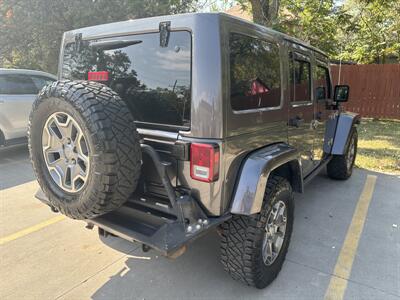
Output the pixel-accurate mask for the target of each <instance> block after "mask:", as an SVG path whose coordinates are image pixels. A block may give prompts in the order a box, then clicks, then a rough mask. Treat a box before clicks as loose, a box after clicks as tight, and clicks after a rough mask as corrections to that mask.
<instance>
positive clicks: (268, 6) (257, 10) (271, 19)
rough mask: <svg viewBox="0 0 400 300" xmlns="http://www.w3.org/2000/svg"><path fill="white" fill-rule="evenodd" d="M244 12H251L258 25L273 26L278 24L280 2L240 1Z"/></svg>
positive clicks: (276, 0)
mask: <svg viewBox="0 0 400 300" xmlns="http://www.w3.org/2000/svg"><path fill="white" fill-rule="evenodd" d="M238 3H239V4H240V5H241V6H242V9H243V10H250V11H251V12H252V14H253V21H254V22H255V23H257V24H261V25H265V26H272V25H274V24H275V23H276V21H277V17H278V12H279V4H280V0H238Z"/></svg>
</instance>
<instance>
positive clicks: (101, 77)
mask: <svg viewBox="0 0 400 300" xmlns="http://www.w3.org/2000/svg"><path fill="white" fill-rule="evenodd" d="M88 80H89V81H108V72H107V71H100V72H88Z"/></svg>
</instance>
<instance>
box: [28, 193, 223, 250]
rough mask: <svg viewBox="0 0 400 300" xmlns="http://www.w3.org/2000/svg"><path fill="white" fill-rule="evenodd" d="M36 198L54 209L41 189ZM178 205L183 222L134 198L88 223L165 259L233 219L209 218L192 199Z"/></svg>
mask: <svg viewBox="0 0 400 300" xmlns="http://www.w3.org/2000/svg"><path fill="white" fill-rule="evenodd" d="M35 197H36V198H38V199H39V200H40V201H42V202H43V203H45V204H47V205H49V206H50V207H51V205H50V203H49V201H48V199H47V197H46V195H45V194H44V193H43V191H42V190H41V189H39V190H38V192H37V193H36V195H35ZM177 203H178V206H179V207H180V209H181V210H182V212H183V215H184V221H183V222H182V221H181V220H180V219H179V218H178V217H177V216H176V215H175V214H174V213H173V210H172V208H171V207H163V206H159V205H157V199H154V198H147V199H145V198H143V197H136V196H133V197H132V198H131V199H129V200H128V201H127V202H126V203H125V204H124V205H123V206H122V207H120V208H119V209H117V210H115V211H112V212H110V213H107V214H104V215H102V216H100V217H97V218H94V219H90V220H87V223H88V224H89V225H95V226H98V227H99V228H101V229H103V230H104V231H106V232H108V233H111V234H113V235H116V236H118V237H121V238H123V239H125V240H127V241H130V242H135V241H136V242H140V243H142V244H144V245H147V246H149V247H150V248H152V249H155V250H157V251H158V252H160V253H161V254H162V255H165V256H174V254H175V253H176V252H178V251H179V249H180V248H182V247H184V246H186V245H187V244H188V243H189V242H191V241H193V240H195V239H196V238H198V237H200V236H202V235H203V234H205V233H207V232H208V231H209V230H210V229H212V228H215V227H216V226H218V225H219V224H221V223H223V222H225V221H226V220H228V219H229V218H230V215H224V216H220V217H216V218H213V217H206V215H205V214H204V213H203V211H202V209H201V208H200V206H198V205H197V202H195V201H194V199H191V198H189V197H180V198H178V199H177ZM53 210H54V209H53ZM88 227H89V228H90V227H92V226H88Z"/></svg>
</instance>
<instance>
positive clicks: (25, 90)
mask: <svg viewBox="0 0 400 300" xmlns="http://www.w3.org/2000/svg"><path fill="white" fill-rule="evenodd" d="M37 93H38V89H37V88H36V86H35V84H34V83H33V81H32V79H31V78H30V77H28V76H26V75H2V76H1V79H0V94H8V95H24V94H37Z"/></svg>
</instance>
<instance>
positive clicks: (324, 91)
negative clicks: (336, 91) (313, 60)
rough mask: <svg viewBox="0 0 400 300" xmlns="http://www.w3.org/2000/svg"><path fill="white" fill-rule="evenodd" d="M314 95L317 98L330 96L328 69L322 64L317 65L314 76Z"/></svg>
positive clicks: (321, 98)
mask: <svg viewBox="0 0 400 300" xmlns="http://www.w3.org/2000/svg"><path fill="white" fill-rule="evenodd" d="M314 88H315V97H316V99H317V100H323V99H329V98H330V97H331V81H330V78H329V70H328V68H326V67H323V66H317V68H316V71H315V78H314Z"/></svg>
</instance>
